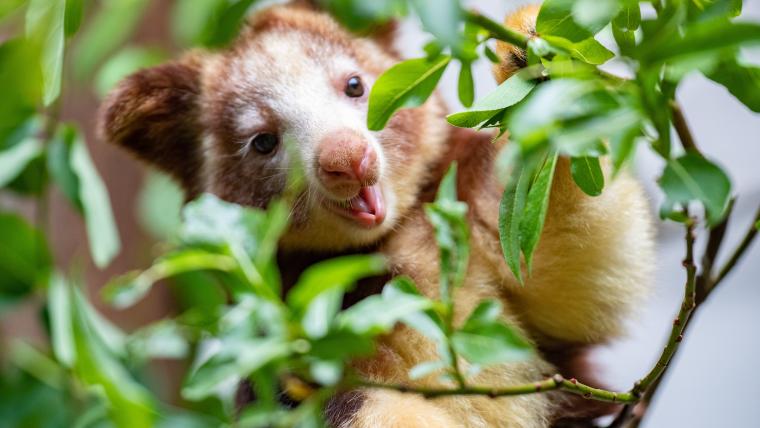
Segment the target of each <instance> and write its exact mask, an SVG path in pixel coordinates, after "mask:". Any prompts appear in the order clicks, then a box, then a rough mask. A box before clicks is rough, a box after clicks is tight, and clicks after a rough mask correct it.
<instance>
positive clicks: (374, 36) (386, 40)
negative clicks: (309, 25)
mask: <svg viewBox="0 0 760 428" xmlns="http://www.w3.org/2000/svg"><path fill="white" fill-rule="evenodd" d="M289 4H290V5H291V6H296V7H302V8H306V9H309V10H313V11H319V12H325V13H330V11H331V8H330V7H329V5H328V3H327V1H326V0H291V1H290V3H289ZM333 7H340V6H333ZM332 12H333V13H332V14H331V15H333V14H334V13H335V10H332ZM333 19H335V17H334V16H333ZM338 22H340V21H339V20H338ZM398 27H399V23H398V20H397V19H390V20H389V21H387V22H383V23H380V24H377V25H374V26H372V27H370V28H368V29H365V30H362V31H360V32H358V33H357V34H356V35H357V36H363V37H366V38H368V39H370V40H372V41H374V42H375V43H377V44H378V45H380V47H381V48H383V50H384V51H386V52H388V53H389V54H391V55H393V56H395V57H399V58H400V57H401V54H400V53H399V51H398V49H397V48H396V37H397V35H398V34H397V33H398Z"/></svg>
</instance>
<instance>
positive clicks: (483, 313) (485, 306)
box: [462, 299, 503, 331]
mask: <svg viewBox="0 0 760 428" xmlns="http://www.w3.org/2000/svg"><path fill="white" fill-rule="evenodd" d="M502 310H503V308H502V305H501V302H500V301H498V300H496V299H485V300H483V301H481V302H480V303H478V306H476V307H475V309H473V310H472V313H470V316H469V317H467V320H466V321H465V323H464V325H463V326H462V330H467V331H471V330H474V329H477V328H478V326H479V325H483V324H488V323H492V322H494V321H496V320H497V319H499V317H500V316H501V313H502Z"/></svg>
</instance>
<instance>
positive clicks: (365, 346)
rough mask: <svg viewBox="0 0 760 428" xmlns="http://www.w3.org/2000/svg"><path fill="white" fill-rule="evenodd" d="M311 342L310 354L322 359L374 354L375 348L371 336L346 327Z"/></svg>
mask: <svg viewBox="0 0 760 428" xmlns="http://www.w3.org/2000/svg"><path fill="white" fill-rule="evenodd" d="M310 343H311V350H310V351H309V356H310V357H315V358H318V359H321V360H343V361H345V360H347V359H348V358H351V357H357V356H368V355H372V352H373V351H374V350H375V346H374V343H373V341H372V338H371V337H369V336H368V335H364V334H362V333H356V332H354V331H352V330H351V329H345V328H335V329H333V330H331V331H330V333H329V334H327V335H325V336H323V337H320V338H317V339H315V340H312V341H311V342H310Z"/></svg>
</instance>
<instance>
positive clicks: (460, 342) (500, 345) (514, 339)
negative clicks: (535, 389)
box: [451, 300, 533, 365]
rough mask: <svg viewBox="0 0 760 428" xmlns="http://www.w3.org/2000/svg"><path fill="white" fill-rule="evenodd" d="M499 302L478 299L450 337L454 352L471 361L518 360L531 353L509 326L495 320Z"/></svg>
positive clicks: (529, 348)
mask: <svg viewBox="0 0 760 428" xmlns="http://www.w3.org/2000/svg"><path fill="white" fill-rule="evenodd" d="M500 315H501V305H500V304H499V302H497V301H495V300H486V301H483V302H481V303H480V304H479V305H478V306H477V307H476V308H475V309H474V310H473V312H472V313H471V314H470V316H469V317H468V318H467V320H466V321H465V323H464V325H463V326H462V328H461V329H460V330H457V331H455V332H454V334H453V335H452V336H451V342H452V345H453V346H454V350H455V351H456V352H457V354H459V355H461V356H462V357H464V358H465V359H466V360H467V361H469V362H471V363H473V364H483V365H488V364H497V363H505V362H514V361H522V360H525V359H528V358H530V357H532V356H533V347H532V346H531V344H530V342H528V341H527V340H526V339H524V338H523V337H522V336H521V335H520V334H519V333H517V332H516V331H515V330H514V329H512V328H511V327H510V326H508V325H507V324H505V323H504V322H502V321H501V320H499V316H500Z"/></svg>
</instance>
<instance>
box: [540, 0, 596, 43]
mask: <svg viewBox="0 0 760 428" xmlns="http://www.w3.org/2000/svg"><path fill="white" fill-rule="evenodd" d="M575 3H576V0H546V1H544V2H543V3H542V4H541V10H540V11H539V13H538V19H537V21H536V32H537V33H538V34H540V35H541V37H545V36H558V37H562V38H565V39H567V40H569V41H571V42H580V41H582V40H586V39H588V38H589V37H592V36H593V35H594V34H596V33H597V32H599V31H600V30H601V29H602V28H604V26H605V25H606V24H607V23H606V22H601V21H599V20H588V21H587V22H586V23H585V24H584V25H580V24H578V22H577V21H578V17H576V16H575V14H574V9H575V6H574V5H575ZM585 10H586V7H585V6H584V7H582V11H583V12H585ZM602 21H603V20H602ZM608 22H609V21H608Z"/></svg>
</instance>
